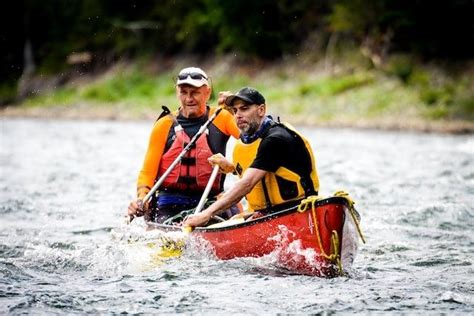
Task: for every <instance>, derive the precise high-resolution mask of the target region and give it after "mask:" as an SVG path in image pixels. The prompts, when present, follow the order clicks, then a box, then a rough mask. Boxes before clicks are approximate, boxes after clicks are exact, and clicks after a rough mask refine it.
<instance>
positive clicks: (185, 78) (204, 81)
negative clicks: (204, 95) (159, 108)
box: [176, 67, 209, 87]
mask: <svg viewBox="0 0 474 316" xmlns="http://www.w3.org/2000/svg"><path fill="white" fill-rule="evenodd" d="M182 84H189V85H191V86H193V87H202V86H203V85H206V86H209V77H208V76H207V74H206V73H205V72H204V70H202V69H201V68H198V67H187V68H183V69H181V71H180V72H179V74H178V78H177V79H176V85H177V86H180V85H182Z"/></svg>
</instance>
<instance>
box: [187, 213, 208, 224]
mask: <svg viewBox="0 0 474 316" xmlns="http://www.w3.org/2000/svg"><path fill="white" fill-rule="evenodd" d="M210 219H211V217H210V216H209V214H207V213H206V212H205V211H204V212H201V213H198V214H195V215H189V216H188V217H187V218H186V219H185V220H184V222H183V226H184V227H186V226H191V227H197V226H204V225H206V224H207V222H209V220H210Z"/></svg>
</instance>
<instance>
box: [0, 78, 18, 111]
mask: <svg viewBox="0 0 474 316" xmlns="http://www.w3.org/2000/svg"><path fill="white" fill-rule="evenodd" d="M16 88H17V87H16V83H15V82H14V81H5V82H2V83H1V84H0V105H2V100H3V102H5V103H6V102H11V101H13V100H14V99H15V97H16Z"/></svg>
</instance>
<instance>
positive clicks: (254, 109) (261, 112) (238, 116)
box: [232, 99, 265, 135]
mask: <svg viewBox="0 0 474 316" xmlns="http://www.w3.org/2000/svg"><path fill="white" fill-rule="evenodd" d="M232 111H233V112H234V118H235V121H236V122H237V127H238V128H239V130H240V132H241V133H242V134H246V135H253V134H255V132H256V131H257V130H258V128H259V127H260V123H261V122H262V119H263V117H264V116H265V105H264V104H260V105H258V104H248V103H246V102H245V101H243V100H240V99H237V100H235V101H234V102H233V104H232Z"/></svg>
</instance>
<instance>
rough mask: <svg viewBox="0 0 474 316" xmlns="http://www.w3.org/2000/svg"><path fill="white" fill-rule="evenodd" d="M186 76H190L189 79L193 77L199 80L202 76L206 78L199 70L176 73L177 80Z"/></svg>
mask: <svg viewBox="0 0 474 316" xmlns="http://www.w3.org/2000/svg"><path fill="white" fill-rule="evenodd" d="M188 77H191V79H195V80H201V79H203V78H204V79H206V80H207V77H206V76H204V75H203V74H201V73H199V72H186V73H182V74H179V75H178V79H179V80H184V79H186V78H188Z"/></svg>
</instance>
